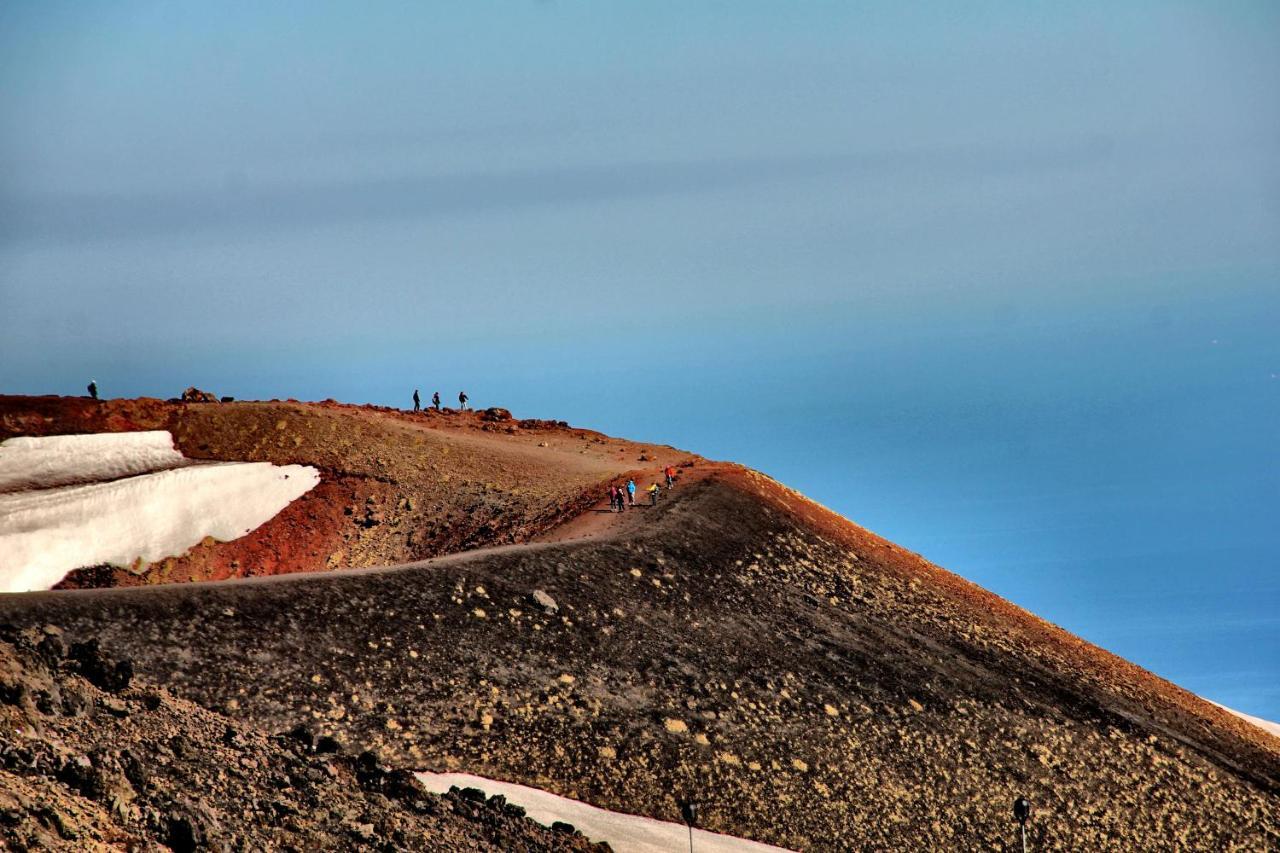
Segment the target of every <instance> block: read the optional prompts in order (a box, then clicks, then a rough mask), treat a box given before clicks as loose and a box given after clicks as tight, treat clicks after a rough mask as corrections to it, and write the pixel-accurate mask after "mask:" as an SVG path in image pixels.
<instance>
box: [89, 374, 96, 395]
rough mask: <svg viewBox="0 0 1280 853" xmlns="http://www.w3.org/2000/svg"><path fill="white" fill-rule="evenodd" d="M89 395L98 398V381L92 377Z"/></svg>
mask: <svg viewBox="0 0 1280 853" xmlns="http://www.w3.org/2000/svg"><path fill="white" fill-rule="evenodd" d="M89 396H90V397H92V398H93V399H95V400H96V399H98V383H97V382H95V381H93V380H92V379H90V380H89Z"/></svg>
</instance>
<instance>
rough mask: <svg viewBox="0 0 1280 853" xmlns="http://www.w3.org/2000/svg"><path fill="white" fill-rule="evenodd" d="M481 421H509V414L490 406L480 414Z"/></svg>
mask: <svg viewBox="0 0 1280 853" xmlns="http://www.w3.org/2000/svg"><path fill="white" fill-rule="evenodd" d="M480 420H482V421H509V420H511V412H509V411H508V410H506V409H502V408H499V407H498V406H490V407H489V408H487V409H485V410H484V411H483V412H481V413H480Z"/></svg>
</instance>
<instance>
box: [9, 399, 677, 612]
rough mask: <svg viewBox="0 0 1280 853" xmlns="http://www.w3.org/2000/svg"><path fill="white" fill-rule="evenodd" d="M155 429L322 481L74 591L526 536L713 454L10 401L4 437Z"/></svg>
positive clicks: (427, 415) (156, 405)
mask: <svg viewBox="0 0 1280 853" xmlns="http://www.w3.org/2000/svg"><path fill="white" fill-rule="evenodd" d="M154 429H163V430H169V431H170V432H171V433H172V434H173V436H174V441H175V443H176V444H177V446H178V448H179V449H180V450H181V451H182V452H183V453H184V454H185V455H186V456H188V457H190V458H193V459H210V460H223V461H248V462H272V463H275V464H279V465H284V464H304V465H311V466H314V467H316V468H317V469H319V471H320V478H321V482H320V484H319V485H318V486H317V487H316V488H315V489H313V490H312V491H310V492H308V493H307V494H306V495H304V496H303V497H301V498H299V499H298V500H296V501H294V502H293V503H292V504H290V505H289V506H288V507H287V508H285V509H284V510H283V511H282V512H280V513H279V514H278V515H277V516H276V517H275V518H273V519H271V520H270V521H268V522H267V523H266V524H264V525H262V526H261V527H259V528H257V529H256V530H254V531H253V532H252V533H250V534H248V535H246V536H243V537H241V538H239V539H236V540H234V541H231V542H217V541H214V540H212V539H207V540H205V542H203V543H201V544H199V545H197V546H196V547H194V548H192V549H191V550H190V551H189V552H188V553H186V554H183V555H176V556H174V557H171V558H168V559H165V560H161V561H159V562H156V563H152V564H148V565H139V566H133V567H129V568H121V567H112V566H97V567H86V568H85V569H82V570H80V571H76V572H73V573H72V574H71V575H69V576H68V577H67V578H66V579H65V580H64V581H63V582H62V583H61V584H60V588H85V587H102V586H136V585H140V584H149V583H169V582H181V581H200V580H222V579H226V578H234V577H251V576H260V575H273V574H281V573H286V572H312V571H326V570H331V569H339V568H361V567H367V566H380V565H388V564H395V563H404V562H410V561H413V560H422V559H426V558H430V557H435V556H439V555H442V554H449V553H455V552H458V551H465V550H471V549H475V548H481V547H486V546H492V545H500V544H512V543H518V542H526V541H530V540H531V539H533V538H534V537H536V536H538V535H539V534H543V533H545V532H547V531H549V530H551V529H554V528H555V527H557V526H558V525H559V524H561V523H562V522H564V521H566V520H568V519H570V518H574V517H577V516H579V515H580V514H581V513H582V512H583V511H584V510H585V509H587V508H588V507H590V506H592V505H593V504H594V503H596V502H597V501H598V500H600V499H601V497H602V495H603V493H604V491H605V490H606V489H607V485H608V483H609V482H611V481H614V480H617V479H619V478H621V477H624V476H626V475H627V474H628V473H629V472H631V473H635V474H636V475H637V476H638V477H644V478H648V479H647V480H646V481H645V482H648V481H650V480H652V479H654V478H657V477H658V476H659V472H660V470H661V468H662V467H663V466H665V465H688V464H689V463H691V462H696V461H697V457H695V456H692V455H691V454H688V453H685V452H682V451H678V450H675V449H673V448H670V447H665V446H657V445H651V444H643V443H638V442H632V441H625V440H621V439H614V438H609V437H608V436H604V435H601V434H600V433H597V432H593V431H591V430H585V429H576V428H572V427H569V426H567V425H565V424H563V423H559V422H555V421H541V420H518V419H515V418H511V417H510V415H508V414H507V413H505V412H504V411H503V410H486V411H485V412H465V413H462V412H454V411H452V410H448V409H446V410H444V411H442V412H435V411H430V410H429V411H424V412H419V413H414V412H406V411H401V410H398V409H389V408H384V407H376V406H352V405H344V404H340V403H335V402H332V401H326V402H323V403H300V402H297V401H286V402H279V401H272V402H235V403H177V402H165V401H162V400H154V399H147V398H141V399H136V400H105V401H101V402H99V401H94V400H90V399H88V398H76V397H13V396H0V440H3V439H4V438H9V437H11V436H16V435H58V434H66V433H87V432H125V431H134V430H154ZM637 482H639V480H638V481H637Z"/></svg>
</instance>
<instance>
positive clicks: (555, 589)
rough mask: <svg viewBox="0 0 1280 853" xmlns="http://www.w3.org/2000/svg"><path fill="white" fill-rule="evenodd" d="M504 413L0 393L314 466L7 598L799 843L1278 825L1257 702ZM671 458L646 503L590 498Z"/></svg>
mask: <svg viewBox="0 0 1280 853" xmlns="http://www.w3.org/2000/svg"><path fill="white" fill-rule="evenodd" d="M488 417H489V418H490V420H485V419H484V418H483V417H482V416H480V415H461V414H452V415H451V414H435V413H432V414H427V415H415V414H410V413H401V412H394V411H388V410H375V409H359V408H355V407H344V406H339V405H333V404H300V403H293V402H287V403H245V404H240V403H235V404H187V405H182V404H164V403H159V402H158V401H112V402H110V403H105V404H94V403H91V402H89V401H66V400H60V399H53V398H4V399H0V428H3V429H4V430H5V431H6V433H7V434H10V435H12V434H36V433H39V432H44V433H59V432H77V431H101V430H113V429H138V428H163V429H169V430H170V431H172V432H173V434H174V436H175V438H176V440H177V441H178V444H179V446H180V448H181V449H182V451H183V452H184V453H185V454H186V455H188V456H191V457H194V458H235V459H242V460H259V459H261V460H264V461H272V462H277V463H301V464H309V465H313V466H316V467H317V468H319V469H320V471H321V480H322V482H321V485H320V486H318V487H317V488H316V489H315V490H313V492H311V493H309V494H308V495H307V496H304V497H303V498H301V499H299V500H298V501H296V502H295V504H293V505H291V507H290V508H289V509H286V510H285V512H284V513H281V516H280V517H277V519H275V520H273V521H272V522H269V523H268V524H267V525H264V529H263V532H262V533H258V532H257V531H255V533H254V535H251V536H249V537H245V539H247V540H252V541H251V542H246V543H241V544H239V545H237V542H240V540H237V541H236V542H231V543H206V545H203V546H200V548H198V549H197V552H196V553H193V554H191V555H187V556H184V557H181V558H178V559H175V560H174V561H173V562H172V563H170V564H168V565H166V566H161V567H158V568H157V567H141V571H139V572H127V570H126V572H124V573H122V572H121V570H108V571H100V572H97V573H89V574H82V575H80V576H79V577H78V579H77V582H78V583H80V584H81V585H83V584H84V583H85V582H86V581H92V582H101V581H108V582H122V583H129V584H138V583H142V584H143V585H142V586H141V587H139V588H127V589H102V590H89V589H86V590H79V591H55V592H46V593H31V594H24V595H14V596H7V597H4V598H3V599H0V622H7V623H10V624H11V625H13V626H15V627H14V629H13V630H35V629H37V628H40V629H41V630H43V628H42V627H41V626H46V625H49V626H56V628H57V629H58V630H61V631H64V632H65V633H66V635H67V636H69V637H73V638H87V637H93V638H97V639H99V640H100V642H101V643H102V645H103V647H104V648H106V649H108V650H111V652H112V653H115V654H121V655H125V656H128V657H129V658H131V659H132V660H133V661H134V664H135V666H136V667H137V668H138V670H139V672H140V673H141V674H142V675H143V676H144V677H146V678H148V679H151V680H154V682H156V683H157V684H159V685H163V686H164V687H165V688H166V689H168V690H169V691H171V692H172V693H173V694H175V695H176V696H180V697H183V698H185V699H189V700H192V701H194V702H196V703H198V704H200V705H202V706H204V707H205V708H208V709H211V710H212V711H215V712H218V713H222V714H225V715H227V716H228V717H231V718H234V719H236V720H239V721H240V722H241V723H242V724H243V725H246V726H250V727H255V728H257V729H259V730H261V731H265V732H271V731H283V730H288V729H289V728H291V727H294V726H297V725H299V724H305V725H307V726H310V727H312V729H314V731H315V732H316V734H317V736H327V737H331V738H333V739H334V741H335V742H337V743H341V744H344V745H346V748H347V749H348V750H349V751H360V750H365V749H369V750H373V751H375V752H376V753H377V754H378V755H379V756H381V759H382V760H383V761H385V762H387V763H389V764H392V765H396V766H400V767H406V768H413V769H428V770H459V771H465V772H469V773H475V774H477V775H481V776H486V777H490V778H501V779H505V780H510V781H514V782H520V783H523V784H527V785H532V786H536V787H540V788H544V789H547V790H551V791H554V792H556V793H560V794H563V795H566V796H572V797H575V798H577V799H582V800H586V801H588V802H591V803H594V804H596V805H600V806H603V807H607V808H612V809H615V810H619V811H628V812H634V813H641V814H645V815H649V816H652V817H658V818H662V819H667V820H675V819H678V814H679V812H678V801H679V800H680V799H682V798H688V799H695V800H697V801H698V802H699V803H700V804H701V805H702V813H703V814H704V815H705V822H706V824H707V825H708V826H709V827H710V828H713V829H716V830H718V831H722V832H726V833H730V834H733V835H739V836H746V837H750V838H755V839H759V840H763V841H768V842H771V843H774V844H779V845H784V846H788V847H793V848H797V849H806V850H808V849H812V850H843V849H860V848H876V849H922V848H927V849H975V848H983V849H997V850H998V849H1007V846H1008V845H1009V843H1010V842H1011V840H1012V838H1013V835H1012V833H1011V832H1010V821H1009V818H1008V814H1007V810H1008V805H1009V803H1010V802H1011V801H1012V799H1013V797H1014V796H1017V795H1026V796H1028V797H1029V798H1030V799H1031V800H1032V801H1033V802H1034V803H1035V804H1036V811H1035V815H1034V819H1033V821H1032V824H1031V826H1030V833H1029V841H1030V842H1031V844H1032V845H1034V849H1206V850H1208V849H1212V850H1257V849H1274V848H1276V847H1277V846H1280V818H1278V817H1277V815H1280V809H1278V808H1277V806H1278V805H1280V741H1278V740H1277V739H1275V738H1273V737H1271V736H1269V735H1267V734H1265V733H1264V732H1262V731H1261V730H1260V729H1258V728H1257V727H1255V726H1252V725H1249V724H1247V723H1245V722H1243V721H1241V720H1240V719H1238V718H1236V717H1234V716H1233V715H1231V714H1228V713H1227V712H1225V711H1223V710H1221V709H1219V708H1217V707H1216V706H1213V705H1211V704H1210V703H1207V702H1205V701H1203V700H1201V699H1199V698H1198V697H1195V696H1194V695H1192V694H1190V693H1188V692H1186V691H1184V690H1182V689H1180V688H1178V687H1176V686H1175V685H1172V684H1170V683H1168V682H1166V681H1164V680H1162V679H1159V678H1157V677H1156V676H1154V675H1152V674H1151V673H1148V672H1146V671H1145V670H1142V669H1141V668H1139V667H1137V666H1134V665H1132V664H1130V663H1128V662H1126V661H1123V660H1121V659H1119V658H1117V657H1115V656H1113V655H1110V654H1108V653H1107V652H1105V651H1103V650H1101V649H1098V648H1096V647H1094V646H1091V645H1090V644H1088V643H1086V642H1084V641H1082V640H1080V639H1079V638H1076V637H1074V636H1072V635H1070V634H1068V633H1067V632H1065V631H1062V630H1061V629H1058V628H1056V627H1054V626H1053V625H1050V624H1049V623H1047V622H1044V621H1043V620H1040V619H1038V618H1036V617H1034V616H1032V615H1031V614H1029V613H1027V612H1025V611H1023V610H1021V609H1019V608H1017V607H1015V606H1013V605H1011V604H1009V603H1008V602H1005V601H1003V600H1002V599H999V598H998V597H996V596H994V595H991V594H990V593H987V592H985V591H983V590H981V589H979V588H978V587H976V586H974V585H972V584H970V583H968V582H966V581H964V580H962V579H960V578H959V577H957V576H955V575H953V574H951V573H949V572H946V571H944V570H942V569H939V568H937V567H936V566H933V565H931V564H930V563H928V562H927V561H925V560H924V559H922V558H920V557H919V556H917V555H915V554H912V553H911V552H908V551H905V550H904V549H902V548H900V547H898V546H896V545H893V544H892V543H890V542H887V541H886V540H884V539H881V538H880V537H877V536H875V535H874V534H872V533H870V532H868V531H866V530H863V529H862V528H859V527H857V526H856V525H854V524H852V523H850V522H848V521H847V520H845V519H843V518H841V517H839V516H837V515H835V514H833V513H830V512H828V511H826V510H824V509H823V508H821V507H819V506H818V505H816V504H814V503H812V502H811V501H808V500H807V499H805V498H804V497H803V496H801V495H799V494H798V493H796V492H793V491H791V490H789V489H786V488H785V487H783V486H781V485H780V484H778V483H776V482H774V481H772V480H770V479H769V478H767V477H765V476H764V475H761V474H759V473H757V472H753V471H750V470H748V469H744V468H741V467H739V466H736V465H730V464H722V463H710V462H707V461H706V460H703V459H700V458H698V457H694V456H692V455H690V454H687V453H682V452H680V451H675V450H672V449H670V448H658V447H653V446H650V445H639V444H634V443H630V442H622V441H618V440H616V439H608V438H605V437H603V436H599V435H597V434H594V433H589V432H587V431H582V430H573V429H570V428H568V427H565V426H562V425H559V424H548V423H545V422H536V423H531V422H524V421H514V420H512V421H508V420H506V419H505V418H503V417H502V415H501V413H498V414H491V415H489V416H488ZM281 424H283V425H281ZM508 430H510V431H508ZM642 457H643V458H642ZM569 460H576V463H573V464H571V462H570V461H569ZM668 464H673V465H683V466H685V467H682V468H681V477H680V479H679V481H678V483H677V486H676V488H675V489H674V490H672V491H671V492H670V493H668V494H667V495H665V496H664V497H663V499H662V500H660V501H659V503H658V505H657V506H656V507H653V508H637V509H634V510H628V512H626V513H623V514H620V515H617V514H613V513H608V512H607V511H605V510H604V508H603V506H599V505H597V503H596V502H597V501H598V499H599V497H600V490H601V487H602V485H603V484H604V483H607V482H608V481H610V480H614V479H617V478H618V477H620V476H621V475H623V474H626V473H629V472H633V471H634V472H635V473H636V474H638V475H640V478H639V479H638V482H641V483H643V482H644V481H646V480H648V479H651V478H653V477H654V476H655V475H656V473H657V470H658V469H660V468H661V467H664V466H666V465H668ZM326 486H328V488H327V490H326ZM322 490H325V491H323V492H322ZM317 493H319V494H317ZM370 498H372V499H373V500H372V502H370V500H369V499H370ZM370 507H372V510H370V509H369V508H370ZM291 511H292V514H290V513H291ZM379 514H381V517H378V516H379ZM286 515H289V517H288V518H287V519H283V520H282V518H283V517H284V516H286ZM371 520H372V523H370V521H371ZM273 525H274V526H273ZM265 528H271V529H270V530H266V529H265ZM369 531H374V532H373V533H370V532H369ZM286 542H287V543H289V544H288V546H287V547H286V546H285V545H284V544H283V543H286ZM335 554H336V555H338V556H337V557H334V555H335ZM421 557H427V558H430V559H425V560H423V559H419V558H421ZM405 560H415V561H414V562H407V563H405V564H403V565H395V566H390V567H385V568H369V569H363V570H352V569H351V568H350V567H358V566H376V565H378V564H379V563H393V562H397V561H400V562H404V561H405ZM233 564H234V565H233ZM331 567H332V568H342V569H344V570H342V571H324V569H326V568H331ZM298 569H301V570H303V571H304V572H306V573H297V574H289V575H279V576H274V577H252V575H258V574H275V573H278V572H281V571H291V570H298ZM307 570H310V571H307ZM126 574H127V576H126ZM228 576H237V577H241V579H233V580H226V581H221V582H217V583H171V584H162V585H157V584H155V583H154V582H155V581H157V580H165V579H168V580H175V579H184V578H211V577H228ZM245 576H249V577H245Z"/></svg>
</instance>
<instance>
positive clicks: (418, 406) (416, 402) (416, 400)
mask: <svg viewBox="0 0 1280 853" xmlns="http://www.w3.org/2000/svg"><path fill="white" fill-rule="evenodd" d="M413 410H414V411H415V412H420V411H422V398H420V397H419V396H418V389H417V388H414V389H413Z"/></svg>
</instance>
